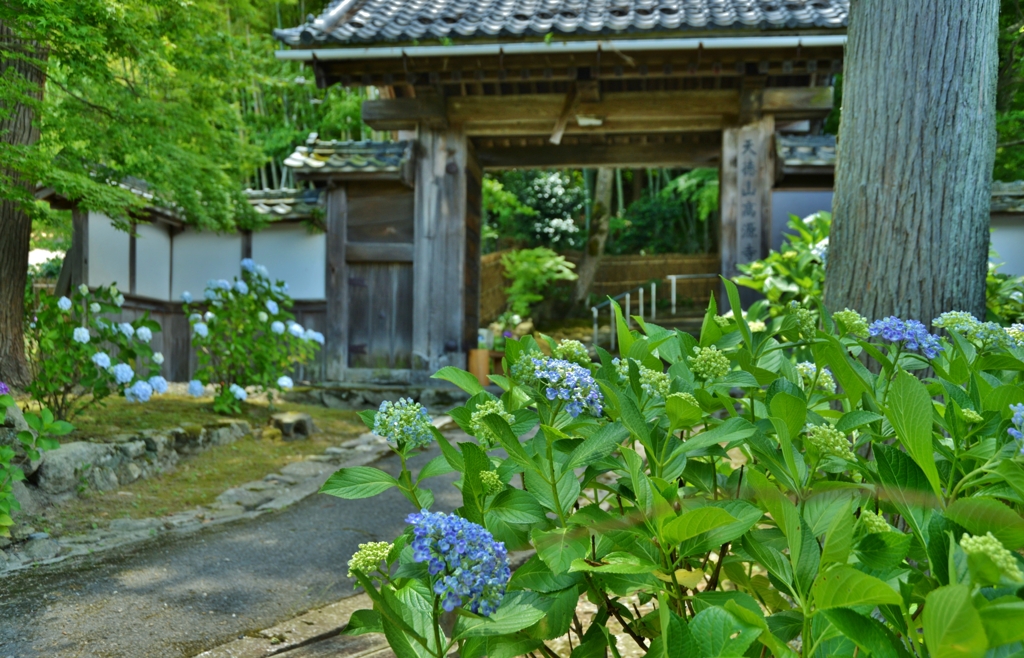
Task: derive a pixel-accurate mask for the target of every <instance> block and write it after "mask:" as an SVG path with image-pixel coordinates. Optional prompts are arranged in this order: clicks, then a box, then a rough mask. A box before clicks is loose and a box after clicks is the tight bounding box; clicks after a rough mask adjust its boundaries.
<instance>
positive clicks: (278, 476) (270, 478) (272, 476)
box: [263, 473, 299, 484]
mask: <svg viewBox="0 0 1024 658" xmlns="http://www.w3.org/2000/svg"><path fill="white" fill-rule="evenodd" d="M263 479H264V480H267V481H268V482H270V481H275V480H276V481H277V482H284V483H285V484H295V483H297V482H298V481H299V480H298V478H294V477H292V476H290V475H281V474H280V473H271V474H270V475H266V476H264V477H263Z"/></svg>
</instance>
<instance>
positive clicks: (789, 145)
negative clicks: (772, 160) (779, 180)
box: [775, 135, 836, 168]
mask: <svg viewBox="0 0 1024 658" xmlns="http://www.w3.org/2000/svg"><path fill="white" fill-rule="evenodd" d="M775 150H776V152H777V153H778V157H779V160H780V161H781V162H782V165H783V166H784V167H829V168H831V167H834V166H835V164H836V137H835V135H776V136H775Z"/></svg>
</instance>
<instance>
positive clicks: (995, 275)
mask: <svg viewBox="0 0 1024 658" xmlns="http://www.w3.org/2000/svg"><path fill="white" fill-rule="evenodd" d="M993 254H994V252H993ZM999 267H1000V266H999V265H994V264H993V263H992V262H991V261H990V262H989V265H988V276H987V277H986V278H985V293H986V294H985V305H986V307H987V315H988V319H989V320H992V321H995V322H1001V323H1003V324H1010V323H1014V322H1021V321H1022V320H1024V276H1012V275H1010V274H1003V273H1002V272H1000V271H999Z"/></svg>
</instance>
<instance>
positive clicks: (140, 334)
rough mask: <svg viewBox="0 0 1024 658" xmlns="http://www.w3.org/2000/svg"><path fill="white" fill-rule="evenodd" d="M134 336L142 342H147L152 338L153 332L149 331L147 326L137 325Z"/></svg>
mask: <svg viewBox="0 0 1024 658" xmlns="http://www.w3.org/2000/svg"><path fill="white" fill-rule="evenodd" d="M135 337H136V338H138V339H139V340H141V341H142V342H143V343H148V342H149V341H151V340H153V332H152V331H150V329H149V327H139V328H138V330H136V332H135Z"/></svg>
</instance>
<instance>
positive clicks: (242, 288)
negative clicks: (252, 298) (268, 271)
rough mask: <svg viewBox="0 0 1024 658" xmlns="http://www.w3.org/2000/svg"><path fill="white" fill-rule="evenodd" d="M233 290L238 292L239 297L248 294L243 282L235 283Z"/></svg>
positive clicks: (246, 286)
mask: <svg viewBox="0 0 1024 658" xmlns="http://www.w3.org/2000/svg"><path fill="white" fill-rule="evenodd" d="M235 290H237V291H238V294H239V295H248V294H249V286H248V285H247V284H246V283H245V281H241V280H239V281H235Z"/></svg>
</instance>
